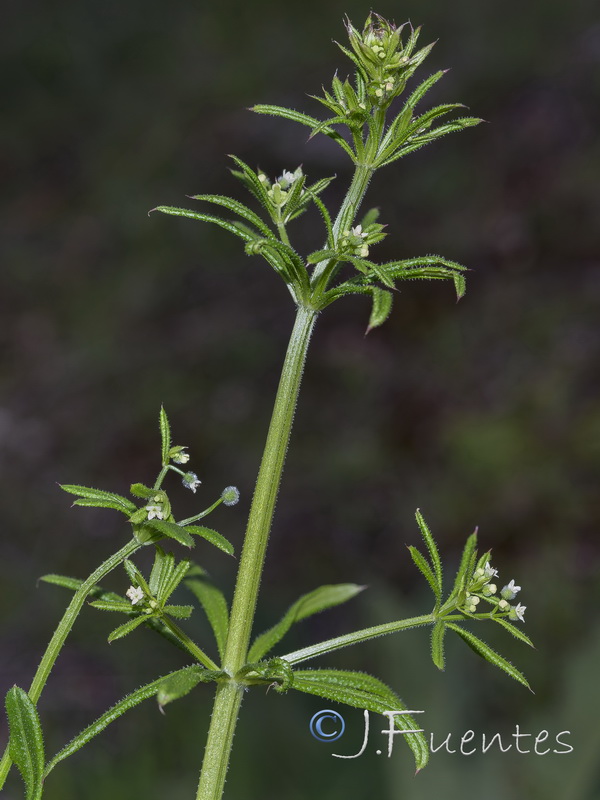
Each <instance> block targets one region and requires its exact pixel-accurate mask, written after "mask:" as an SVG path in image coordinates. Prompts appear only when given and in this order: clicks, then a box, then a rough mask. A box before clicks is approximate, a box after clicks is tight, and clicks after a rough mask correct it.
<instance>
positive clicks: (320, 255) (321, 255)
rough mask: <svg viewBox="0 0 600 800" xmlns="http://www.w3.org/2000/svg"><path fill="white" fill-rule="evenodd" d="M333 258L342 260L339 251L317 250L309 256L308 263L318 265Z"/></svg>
mask: <svg viewBox="0 0 600 800" xmlns="http://www.w3.org/2000/svg"><path fill="white" fill-rule="evenodd" d="M331 258H340V256H339V254H338V252H337V250H315V252H314V253H310V254H309V256H308V258H307V259H306V261H307V262H308V263H309V264H318V263H319V262H321V261H326V260H327V259H331Z"/></svg>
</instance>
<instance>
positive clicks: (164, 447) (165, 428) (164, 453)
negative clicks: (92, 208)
mask: <svg viewBox="0 0 600 800" xmlns="http://www.w3.org/2000/svg"><path fill="white" fill-rule="evenodd" d="M165 213H167V212H165ZM158 424H159V428H160V442H161V457H162V465H163V467H166V466H167V464H168V463H169V450H170V449H171V426H170V425H169V418H168V417H167V412H166V411H165V408H164V406H161V407H160V414H159V420H158ZM138 485H139V484H138Z"/></svg>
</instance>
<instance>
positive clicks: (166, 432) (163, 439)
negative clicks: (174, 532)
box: [158, 207, 171, 467]
mask: <svg viewBox="0 0 600 800" xmlns="http://www.w3.org/2000/svg"><path fill="white" fill-rule="evenodd" d="M159 210H163V209H162V207H161V209H159ZM165 213H170V212H167V211H165ZM158 426H159V428H160V443H161V448H160V452H161V459H162V465H163V467H166V466H167V464H168V463H169V450H170V449H171V426H170V425H169V418H168V417H167V412H166V411H165V408H164V406H161V407H160V414H159V417H158Z"/></svg>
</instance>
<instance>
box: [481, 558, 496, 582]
mask: <svg viewBox="0 0 600 800" xmlns="http://www.w3.org/2000/svg"><path fill="white" fill-rule="evenodd" d="M483 576H484V578H486V580H488V581H489V579H490V578H497V577H498V570H497V569H492V567H491V565H490V562H489V561H487V562H486V564H485V567H484V568H483Z"/></svg>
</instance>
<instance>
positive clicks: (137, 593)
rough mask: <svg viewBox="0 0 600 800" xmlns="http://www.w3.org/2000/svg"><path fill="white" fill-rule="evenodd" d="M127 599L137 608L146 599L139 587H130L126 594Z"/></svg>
mask: <svg viewBox="0 0 600 800" xmlns="http://www.w3.org/2000/svg"><path fill="white" fill-rule="evenodd" d="M125 594H126V595H127V597H128V598H129V599H130V600H131V605H132V606H135V605H137V604H138V603H141V601H142V600H143V599H144V592H143V590H142V589H140V587H139V586H130V587H129V589H127V591H126V592H125Z"/></svg>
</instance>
